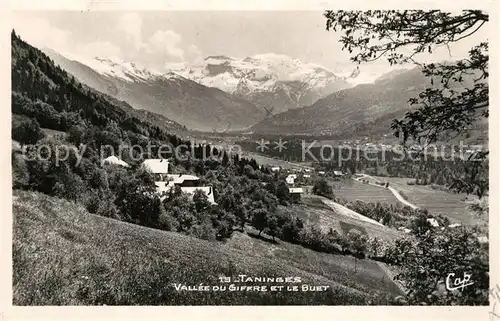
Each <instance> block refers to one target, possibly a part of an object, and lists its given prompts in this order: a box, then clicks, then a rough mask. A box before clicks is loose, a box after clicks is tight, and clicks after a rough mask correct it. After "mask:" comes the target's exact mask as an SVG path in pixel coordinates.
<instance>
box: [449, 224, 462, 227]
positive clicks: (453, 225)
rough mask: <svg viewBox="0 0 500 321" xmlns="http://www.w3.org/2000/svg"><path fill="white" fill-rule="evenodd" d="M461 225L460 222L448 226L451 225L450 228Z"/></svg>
mask: <svg viewBox="0 0 500 321" xmlns="http://www.w3.org/2000/svg"><path fill="white" fill-rule="evenodd" d="M459 226H461V225H460V224H459V223H455V224H450V225H448V227H450V228H454V227H459Z"/></svg>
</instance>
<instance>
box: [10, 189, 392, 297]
mask: <svg viewBox="0 0 500 321" xmlns="http://www.w3.org/2000/svg"><path fill="white" fill-rule="evenodd" d="M13 198H14V200H13V215H14V228H13V264H14V267H13V268H14V273H13V298H14V304H15V305H100V304H107V305H116V304H118V305H185V304H190V305H191V304H192V305H203V304H210V305H212V304H246V305H248V304H328V305H338V304H350V305H353V304H366V303H367V302H368V301H369V300H371V302H372V303H379V304H384V301H380V300H381V299H380V296H378V298H375V297H374V294H375V293H376V292H377V290H378V289H382V290H384V287H383V286H381V287H379V286H378V285H377V282H375V281H369V282H368V283H367V282H364V283H363V282H362V283H361V284H365V285H368V287H365V286H363V287H362V288H363V291H360V290H357V289H356V288H360V286H357V285H356V284H355V282H356V281H355V280H356V279H357V278H360V279H361V280H363V279H365V278H369V274H368V273H366V274H363V273H361V274H360V275H358V276H355V277H354V276H353V277H352V278H351V276H350V275H349V272H348V270H345V271H344V272H341V271H342V269H341V270H339V266H340V267H342V265H343V264H344V265H345V264H346V263H340V265H339V263H335V262H334V261H338V257H336V256H328V255H326V254H325V255H324V256H325V258H323V259H319V258H320V256H318V260H319V262H321V261H322V260H323V261H324V260H330V261H331V263H330V264H329V266H330V268H329V269H330V272H331V273H319V272H317V271H321V265H319V264H317V267H316V269H315V270H316V272H315V271H314V269H311V268H307V269H302V268H300V266H301V264H302V265H304V266H305V265H306V264H305V263H303V262H304V260H305V261H306V262H307V265H309V266H311V265H312V263H311V262H312V261H311V260H312V259H313V258H314V257H315V254H314V253H315V252H313V251H307V253H309V254H308V255H307V256H306V257H305V258H304V259H302V263H300V262H297V260H298V259H297V258H293V259H292V260H293V261H295V262H294V263H293V264H290V262H288V261H287V258H286V256H284V257H280V258H278V257H276V256H271V257H269V256H268V255H257V254H256V253H254V251H252V250H251V249H248V248H245V247H244V246H240V247H239V249H238V248H237V247H238V246H236V245H234V244H231V243H229V244H227V245H221V244H219V243H211V242H207V241H202V240H199V239H195V238H191V237H188V236H184V235H181V234H177V233H171V232H164V231H160V230H154V229H150V228H145V227H141V226H137V225H133V224H128V223H123V222H120V221H116V220H113V219H108V218H104V217H100V216H95V215H92V214H89V213H88V212H86V210H85V209H83V207H81V206H79V205H76V204H74V203H70V202H68V201H64V200H61V199H57V198H52V197H49V196H46V195H43V194H40V193H32V192H21V191H15V192H14V197H13ZM235 241H237V239H236V240H235ZM231 242H233V241H231ZM260 242H262V241H260ZM240 244H243V243H240ZM259 246H261V247H268V246H269V245H268V244H267V243H265V242H263V243H262V244H260V245H259ZM294 248H295V249H296V251H300V247H294ZM259 252H260V253H262V251H259ZM322 255H323V254H322ZM299 257H300V253H299ZM349 260H351V261H352V258H350V259H349ZM360 262H363V260H361V261H360ZM351 263H353V262H351ZM322 264H323V263H322ZM367 264H368V263H367ZM359 266H360V267H359V269H361V270H363V269H364V268H363V264H361V263H360V264H359ZM367 266H368V268H367V269H368V270H367V271H368V272H369V271H370V270H374V269H375V270H376V268H375V266H374V265H372V264H368V265H367ZM332 271H333V272H335V273H333V272H332ZM339 271H340V272H339ZM376 271H378V270H376ZM339 273H343V275H342V276H339V275H337V274H339ZM377 273H378V274H379V275H378V276H377V277H382V278H383V275H382V274H380V271H378V272H377ZM239 274H246V275H248V276H282V277H285V276H298V277H301V278H302V283H301V284H309V285H330V286H331V290H329V291H327V292H253V291H250V292H247V291H244V292H238V291H226V292H205V291H201V292H198V291H191V292H186V291H177V290H176V289H175V288H174V286H173V284H174V283H183V284H185V285H193V286H197V285H199V284H200V283H203V284H204V285H220V281H219V276H220V275H227V276H229V275H231V276H237V275H239ZM337 279H338V280H351V279H352V281H350V282H349V283H351V285H352V286H353V287H354V288H353V287H350V286H345V285H343V284H340V282H337ZM374 279H375V278H374ZM386 281H387V280H386ZM370 284H371V286H372V289H371V290H370V288H369V285H370ZM299 285H300V284H299ZM392 289H393V286H391V287H389V288H385V290H384V291H387V292H386V294H389V295H390V293H392V295H391V296H393V295H394V293H393V291H392Z"/></svg>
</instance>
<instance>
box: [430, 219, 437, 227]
mask: <svg viewBox="0 0 500 321" xmlns="http://www.w3.org/2000/svg"><path fill="white" fill-rule="evenodd" d="M427 222H429V223H430V224H431V225H432V226H434V227H438V226H439V223H438V221H436V219H435V218H428V219H427Z"/></svg>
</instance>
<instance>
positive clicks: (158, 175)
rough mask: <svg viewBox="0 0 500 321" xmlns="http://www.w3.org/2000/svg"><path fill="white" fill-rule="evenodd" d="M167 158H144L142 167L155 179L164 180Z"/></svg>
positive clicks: (166, 172)
mask: <svg viewBox="0 0 500 321" xmlns="http://www.w3.org/2000/svg"><path fill="white" fill-rule="evenodd" d="M168 165H169V164H168V160H166V159H146V160H145V161H144V162H143V163H142V167H143V168H144V169H145V170H147V171H149V172H150V173H151V174H153V176H154V178H155V181H164V180H165V179H166V175H167V174H168Z"/></svg>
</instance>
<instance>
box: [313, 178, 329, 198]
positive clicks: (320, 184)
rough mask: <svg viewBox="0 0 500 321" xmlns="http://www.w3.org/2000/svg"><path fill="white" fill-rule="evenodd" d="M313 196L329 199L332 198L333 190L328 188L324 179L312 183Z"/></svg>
mask: <svg viewBox="0 0 500 321" xmlns="http://www.w3.org/2000/svg"><path fill="white" fill-rule="evenodd" d="M313 194H316V195H321V196H324V197H326V198H330V199H332V198H333V197H334V196H333V188H332V187H331V186H330V184H328V182H327V181H326V180H325V179H324V178H322V179H320V180H317V181H316V182H315V183H314V186H313Z"/></svg>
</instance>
